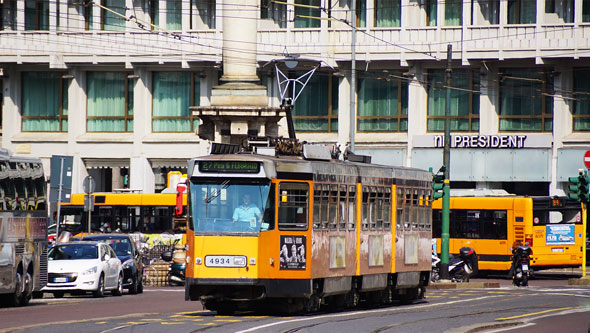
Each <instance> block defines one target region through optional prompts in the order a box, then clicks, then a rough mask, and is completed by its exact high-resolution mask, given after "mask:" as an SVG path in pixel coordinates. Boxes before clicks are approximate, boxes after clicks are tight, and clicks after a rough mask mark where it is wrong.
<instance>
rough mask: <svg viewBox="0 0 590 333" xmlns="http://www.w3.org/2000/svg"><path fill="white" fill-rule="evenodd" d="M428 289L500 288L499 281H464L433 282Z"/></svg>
mask: <svg viewBox="0 0 590 333" xmlns="http://www.w3.org/2000/svg"><path fill="white" fill-rule="evenodd" d="M426 288H427V289H471V288H475V289H477V288H500V283H499V282H464V283H452V282H443V283H432V284H429V285H428V286H427V287H426Z"/></svg>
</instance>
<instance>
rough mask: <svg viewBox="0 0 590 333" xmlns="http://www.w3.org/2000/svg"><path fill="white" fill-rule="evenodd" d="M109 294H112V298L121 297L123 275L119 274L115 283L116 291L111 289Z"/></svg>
mask: <svg viewBox="0 0 590 333" xmlns="http://www.w3.org/2000/svg"><path fill="white" fill-rule="evenodd" d="M111 293H112V294H113V296H121V295H123V274H119V279H118V281H117V289H113V291H112V292H111Z"/></svg>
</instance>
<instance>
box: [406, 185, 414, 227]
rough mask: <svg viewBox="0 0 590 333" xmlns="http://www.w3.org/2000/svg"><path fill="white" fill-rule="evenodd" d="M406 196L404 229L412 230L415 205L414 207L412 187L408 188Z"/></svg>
mask: <svg viewBox="0 0 590 333" xmlns="http://www.w3.org/2000/svg"><path fill="white" fill-rule="evenodd" d="M405 192H406V193H405V198H404V229H406V230H410V229H411V227H412V225H411V221H412V215H413V214H412V212H413V210H414V207H412V189H409V188H406V191H405Z"/></svg>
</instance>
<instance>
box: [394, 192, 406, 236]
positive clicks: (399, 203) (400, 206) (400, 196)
mask: <svg viewBox="0 0 590 333" xmlns="http://www.w3.org/2000/svg"><path fill="white" fill-rule="evenodd" d="M404 198H405V197H404V189H403V188H402V187H399V186H398V188H397V196H396V203H395V207H396V210H397V213H396V219H395V220H396V223H397V229H398V230H401V229H402V228H403V221H404V220H403V218H404Z"/></svg>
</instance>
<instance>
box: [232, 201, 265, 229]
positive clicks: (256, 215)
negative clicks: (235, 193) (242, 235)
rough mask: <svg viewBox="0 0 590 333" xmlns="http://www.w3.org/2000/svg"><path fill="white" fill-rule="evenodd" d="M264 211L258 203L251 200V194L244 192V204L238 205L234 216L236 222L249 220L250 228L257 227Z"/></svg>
mask: <svg viewBox="0 0 590 333" xmlns="http://www.w3.org/2000/svg"><path fill="white" fill-rule="evenodd" d="M261 217H262V213H261V212H260V209H258V207H256V205H254V204H252V203H251V202H250V195H249V194H244V196H243V197H242V204H241V205H239V206H238V207H236V209H235V210H234V215H233V217H232V219H233V221H234V222H248V223H250V228H255V227H256V223H257V222H258V221H260V219H261Z"/></svg>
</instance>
